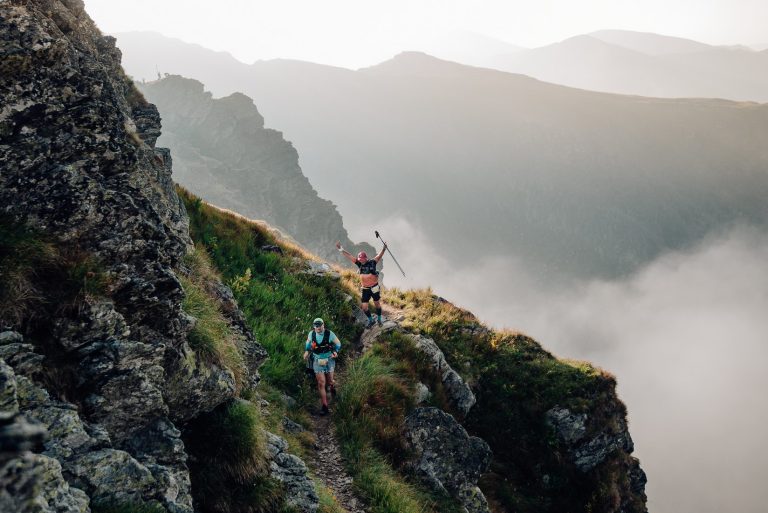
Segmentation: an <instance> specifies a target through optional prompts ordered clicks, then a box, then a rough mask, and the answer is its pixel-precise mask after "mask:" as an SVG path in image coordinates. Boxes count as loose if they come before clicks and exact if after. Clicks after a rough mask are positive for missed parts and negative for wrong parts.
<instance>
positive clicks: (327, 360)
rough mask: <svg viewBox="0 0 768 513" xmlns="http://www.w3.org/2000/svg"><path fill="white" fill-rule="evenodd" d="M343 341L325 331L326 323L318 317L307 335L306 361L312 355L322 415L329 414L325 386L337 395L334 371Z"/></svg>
mask: <svg viewBox="0 0 768 513" xmlns="http://www.w3.org/2000/svg"><path fill="white" fill-rule="evenodd" d="M340 349H341V341H340V340H339V339H338V337H337V336H336V334H335V333H334V332H332V331H331V330H328V329H325V322H323V320H322V319H321V318H320V317H318V318H317V319H315V320H314V321H312V331H310V332H309V333H308V334H307V342H306V343H305V345H304V359H305V360H307V359H308V358H309V355H310V353H311V354H312V357H313V360H312V370H314V371H315V379H317V390H318V391H319V392H320V402H321V403H322V407H321V409H320V415H327V414H328V395H327V394H326V392H325V385H326V383H328V385H330V387H331V394H333V395H334V396H335V395H336V383H335V382H334V380H333V371H334V369H335V368H336V357H337V356H339V350H340Z"/></svg>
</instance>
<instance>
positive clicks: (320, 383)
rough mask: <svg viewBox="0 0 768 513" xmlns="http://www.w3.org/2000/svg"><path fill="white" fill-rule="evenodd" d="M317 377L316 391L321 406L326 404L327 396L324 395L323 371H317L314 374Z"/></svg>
mask: <svg viewBox="0 0 768 513" xmlns="http://www.w3.org/2000/svg"><path fill="white" fill-rule="evenodd" d="M315 377H316V378H317V391H318V392H320V402H321V403H323V406H328V397H327V396H326V395H325V373H324V372H318V373H316V374H315Z"/></svg>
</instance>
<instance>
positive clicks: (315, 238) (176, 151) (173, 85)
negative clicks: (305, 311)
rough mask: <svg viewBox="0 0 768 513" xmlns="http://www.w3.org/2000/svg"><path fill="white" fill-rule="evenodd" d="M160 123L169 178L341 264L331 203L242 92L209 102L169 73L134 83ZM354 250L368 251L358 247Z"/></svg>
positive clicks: (340, 230) (191, 83)
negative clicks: (170, 163) (169, 154)
mask: <svg viewBox="0 0 768 513" xmlns="http://www.w3.org/2000/svg"><path fill="white" fill-rule="evenodd" d="M140 90H141V91H142V92H143V93H144V95H145V96H146V98H147V99H148V100H149V101H150V102H152V103H154V104H155V105H156V106H157V108H158V110H159V111H160V115H161V116H162V122H163V134H162V136H161V137H160V140H159V144H160V145H162V146H167V147H169V148H170V149H171V152H172V155H173V176H174V179H175V180H176V181H177V182H178V183H179V184H181V185H183V186H184V187H186V188H188V189H189V190H191V191H192V192H194V193H195V194H198V195H200V196H201V197H202V198H204V199H205V200H206V201H209V202H211V203H214V204H216V205H218V206H219V207H222V208H227V209H230V210H233V211H235V212H237V213H239V214H242V215H244V216H246V217H249V218H251V219H263V220H265V221H267V222H269V223H270V224H272V225H274V226H277V227H279V228H280V229H281V230H282V231H283V232H284V234H286V235H290V236H291V237H293V238H294V239H295V240H297V241H298V242H299V243H301V244H302V245H304V246H305V247H307V248H310V249H311V250H312V251H314V252H316V253H317V254H318V255H321V256H322V257H324V258H325V259H327V260H330V261H337V262H339V263H344V264H347V262H346V260H342V259H341V258H340V256H339V254H338V252H337V251H336V248H335V247H334V243H335V242H336V241H337V240H340V241H341V242H342V244H343V245H344V246H345V247H346V248H348V249H349V250H350V251H355V248H356V246H355V245H354V244H353V243H352V242H351V241H350V240H349V238H348V236H347V232H346V230H345V229H344V225H343V223H342V220H341V216H340V215H339V213H338V211H337V210H336V207H335V206H334V205H333V204H332V203H331V202H330V201H328V200H325V199H322V198H320V197H319V196H318V195H317V192H315V190H314V189H313V188H312V186H311V185H310V183H309V181H308V180H307V178H306V177H305V176H304V175H303V174H302V172H301V168H300V167H299V162H298V154H297V153H296V150H295V149H294V147H293V145H292V144H291V143H290V142H288V141H286V140H285V139H283V135H282V134H281V133H280V132H278V131H276V130H271V129H267V128H264V118H263V117H262V116H261V114H259V111H258V110H257V109H256V106H255V105H254V104H253V101H252V100H251V99H250V98H248V97H247V96H245V95H243V94H240V93H234V94H232V95H230V96H227V97H225V98H220V99H213V98H212V96H211V93H208V92H205V91H204V86H203V84H201V83H200V82H198V81H197V80H192V79H187V78H182V77H179V76H168V77H166V78H164V79H162V80H158V81H155V82H149V83H145V84H140ZM359 249H365V250H367V251H371V249H372V248H371V247H370V246H368V245H364V246H363V247H361V248H359Z"/></svg>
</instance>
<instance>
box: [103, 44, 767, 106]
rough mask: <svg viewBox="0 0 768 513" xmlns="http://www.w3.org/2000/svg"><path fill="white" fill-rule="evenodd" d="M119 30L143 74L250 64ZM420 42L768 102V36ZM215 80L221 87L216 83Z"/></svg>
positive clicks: (617, 86) (682, 92)
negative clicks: (528, 43)
mask: <svg viewBox="0 0 768 513" xmlns="http://www.w3.org/2000/svg"><path fill="white" fill-rule="evenodd" d="M117 36H118V38H119V40H120V43H119V44H120V46H121V47H123V48H124V49H125V50H126V55H125V60H126V65H127V67H128V69H132V70H135V71H134V73H135V76H136V78H140V79H141V78H145V79H150V78H153V77H156V75H157V71H158V70H159V71H160V72H171V73H177V72H179V71H178V68H184V67H185V64H184V62H185V61H189V60H196V61H198V62H197V66H200V67H202V66H206V67H207V68H208V69H210V70H211V71H219V72H220V73H223V74H224V75H227V76H229V75H232V74H235V75H236V74H237V73H238V71H237V70H241V69H243V66H244V65H243V63H241V62H239V61H237V60H236V59H234V57H232V56H231V55H229V54H226V53H223V52H213V51H210V50H206V49H204V48H202V47H200V46H197V45H190V44H187V43H183V42H181V41H178V40H174V39H169V38H165V37H164V36H161V35H159V34H157V33H151V32H131V33H123V34H118V35H117ZM155 45H159V47H160V48H162V49H163V52H162V53H163V55H159V54H154V55H153V53H154V52H153V47H154V46H155ZM416 50H419V51H423V52H425V53H428V54H429V55H433V56H435V57H438V58H441V59H445V60H451V61H455V62H459V63H462V64H468V65H471V66H480V67H486V68H492V69H498V70H501V71H508V72H511V73H522V74H524V75H528V76H531V77H534V78H538V79H540V80H544V81H546V82H552V83H555V84H561V85H567V86H571V87H578V88H582V89H589V90H593V91H603V92H612V93H620V94H635V95H641V96H653V97H663V98H724V99H730V100H739V101H757V102H768V44H763V45H751V46H713V45H708V44H705V43H701V42H698V41H692V40H690V39H683V38H679V37H670V36H663V35H659V34H652V33H645V32H632V31H626V30H600V31H597V32H592V33H590V34H584V35H579V36H575V37H572V38H569V39H566V40H564V41H561V42H559V43H554V44H551V45H547V46H543V47H539V48H533V49H526V48H521V47H519V46H515V45H512V44H509V43H506V42H504V41H500V40H497V39H493V38H490V37H486V36H481V35H478V34H472V33H468V32H452V33H448V34H446V35H443V36H441V37H436V38H434V39H433V40H432V41H430V42H428V43H425V44H424V45H423V46H422V47H421V48H417V49H416ZM156 65H157V68H156V67H155V66H156ZM246 68H247V66H246ZM182 74H183V73H182ZM206 84H208V82H206ZM210 87H213V88H214V90H217V86H216V85H215V84H210ZM228 92H233V91H228Z"/></svg>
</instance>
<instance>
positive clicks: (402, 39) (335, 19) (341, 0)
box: [85, 0, 768, 68]
mask: <svg viewBox="0 0 768 513" xmlns="http://www.w3.org/2000/svg"><path fill="white" fill-rule="evenodd" d="M85 5H86V8H87V9H88V12H89V14H90V15H91V17H92V18H93V19H94V20H96V23H98V25H99V27H100V28H101V29H102V30H103V31H105V32H124V31H132V30H153V31H157V32H160V33H163V34H165V35H167V36H171V37H177V38H179V39H182V40H184V41H187V42H193V43H198V44H200V45H202V46H205V47H207V48H212V49H214V50H225V51H228V52H230V53H232V54H233V55H234V56H235V57H237V58H238V59H241V60H243V61H246V62H251V61H253V60H256V59H269V58H275V57H285V58H296V59H302V60H308V61H313V62H319V63H323V64H336V65H340V66H346V67H352V68H356V67H361V66H366V65H370V64H374V63H377V62H381V61H383V60H386V59H388V58H389V57H391V56H392V55H394V54H396V53H398V52H400V51H403V50H412V49H419V47H421V46H423V45H424V44H426V43H427V42H429V41H430V40H432V39H433V38H435V37H440V36H441V35H444V34H445V33H446V32H450V31H455V30H459V31H470V32H474V33H478V34H483V35H486V36H490V37H494V38H498V39H501V40H504V41H506V42H509V43H513V44H515V45H519V46H524V47H535V46H542V45H546V44H549V43H553V42H557V41H560V40H563V39H566V38H568V37H571V36H574V35H578V34H583V33H587V32H592V31H595V30H600V29H606V28H610V29H626V30H638V31H645V32H656V33H660V34H666V35H672V36H679V37H686V38H690V39H696V40H698V41H702V42H705V43H710V44H747V45H749V44H763V43H768V24H766V21H768V2H766V1H765V0H707V1H705V2H702V1H700V0H643V1H640V0H582V1H579V2H575V1H573V0H539V1H532V0H526V1H515V0H482V1H481V0H388V1H386V2H370V1H365V0H326V1H318V0H279V1H278V0H272V1H264V0H218V1H216V2H211V1H210V0H204V1H202V0H151V1H150V0H131V1H130V2H128V1H124V0H85Z"/></svg>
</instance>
